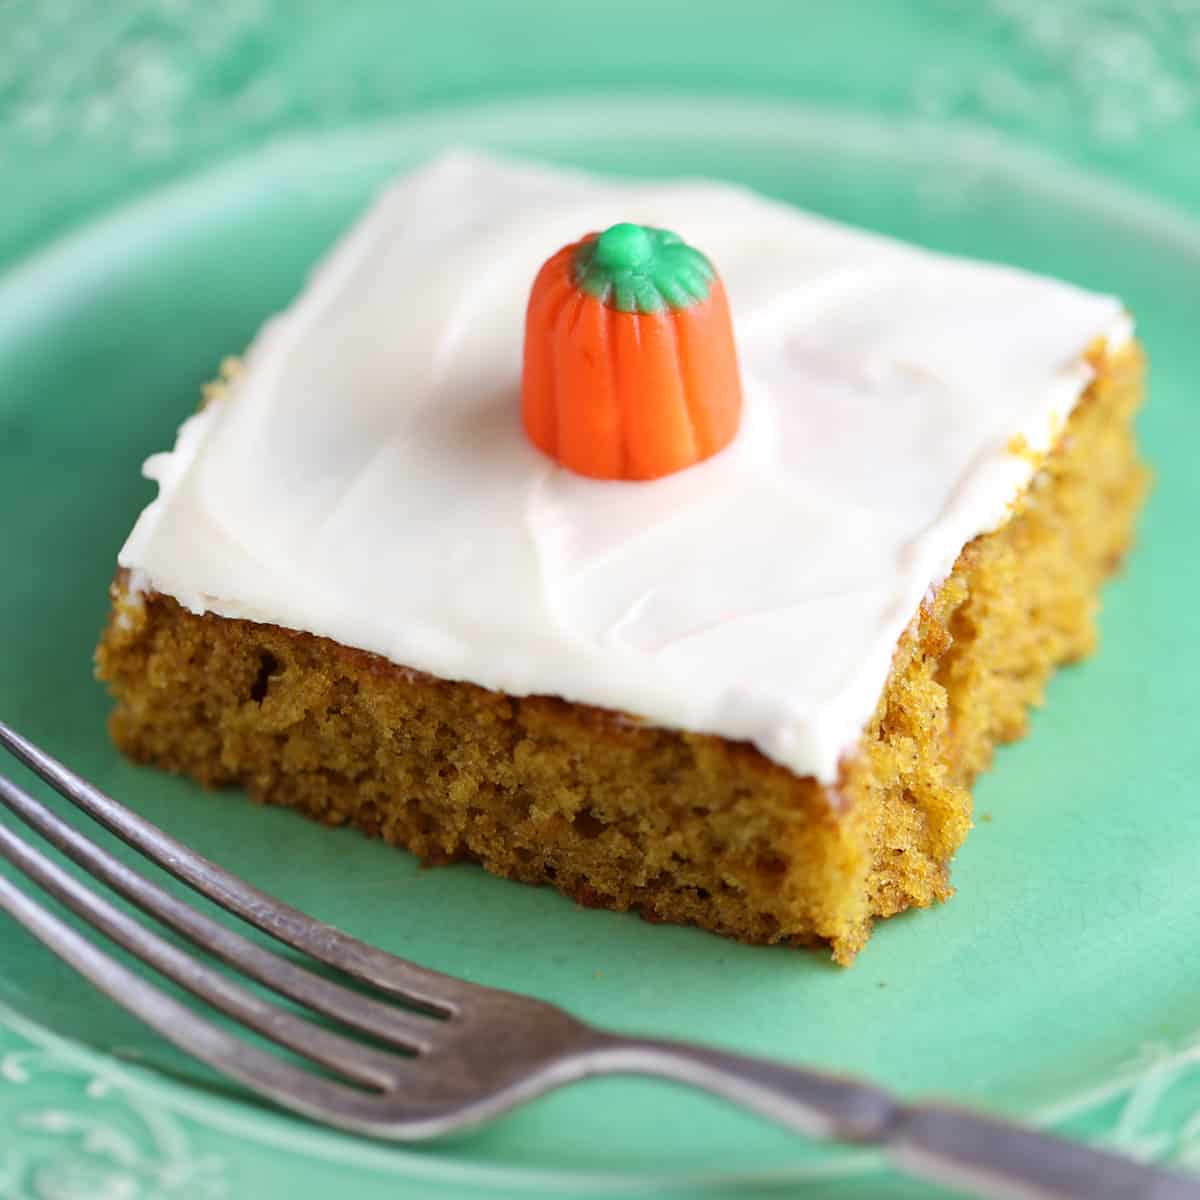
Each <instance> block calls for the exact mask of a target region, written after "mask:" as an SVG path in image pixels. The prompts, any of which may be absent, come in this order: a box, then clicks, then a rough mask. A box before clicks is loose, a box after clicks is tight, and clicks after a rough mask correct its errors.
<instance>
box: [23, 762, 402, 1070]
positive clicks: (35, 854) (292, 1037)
mask: <svg viewBox="0 0 1200 1200" xmlns="http://www.w3.org/2000/svg"><path fill="white" fill-rule="evenodd" d="M14 786H15V785H13V784H12V783H10V782H9V781H8V780H7V779H5V778H4V777H3V776H0V793H3V792H7V791H8V790H9V789H11V788H13V787H14ZM0 856H3V857H4V858H6V859H8V861H9V862H10V863H12V865H13V866H15V867H16V868H17V869H18V870H19V871H21V872H22V873H23V874H25V875H26V876H28V877H29V878H30V879H31V880H33V882H34V883H36V884H38V885H39V886H40V887H42V888H43V889H44V890H45V891H47V892H49V894H50V895H52V896H54V897H55V898H56V899H58V900H60V901H62V902H63V903H64V904H65V905H66V906H67V907H68V908H70V909H71V910H72V911H73V912H75V913H76V914H78V915H79V916H80V917H82V918H83V919H84V920H85V921H87V922H88V923H89V924H90V925H92V926H94V927H95V928H96V929H98V930H99V931H100V932H101V933H103V934H104V935H105V936H106V937H107V938H109V939H110V940H111V941H113V942H116V944H117V945H119V946H122V947H123V948H124V949H126V950H128V951H130V953H132V954H135V955H137V957H138V958H140V959H141V960H142V961H143V962H144V963H147V964H148V965H149V966H151V967H153V968H154V969H155V970H156V971H158V972H159V973H160V974H162V975H165V976H166V977H167V978H168V979H171V980H173V981H174V982H175V983H177V984H179V985H180V986H182V987H184V988H186V989H187V990H188V991H190V992H191V993H192V994H193V995H195V996H198V997H200V999H202V1000H204V1001H206V1002H207V1003H209V1004H211V1005H212V1006H213V1007H214V1008H217V1009H220V1010H221V1011H222V1012H224V1013H227V1014H228V1015H229V1016H231V1017H233V1018H234V1019H235V1020H237V1021H240V1022H241V1023H242V1024H244V1025H246V1026H248V1027H249V1028H251V1029H254V1030H256V1031H257V1032H258V1033H261V1034H262V1035H263V1036H264V1037H268V1038H270V1039H271V1040H272V1041H274V1042H277V1043H278V1044H279V1045H281V1046H286V1047H287V1048H288V1049H290V1050H293V1051H295V1052H296V1053H297V1054H300V1055H302V1056H304V1057H305V1058H308V1059H311V1060H312V1061H313V1062H316V1063H319V1064H320V1065H321V1066H324V1067H327V1068H329V1069H330V1070H332V1071H336V1072H338V1073H339V1074H341V1075H344V1076H345V1077H347V1078H349V1079H353V1080H354V1081H355V1082H357V1083H361V1084H363V1085H365V1086H367V1087H374V1088H378V1089H380V1090H387V1089H389V1087H392V1086H394V1085H395V1083H396V1075H397V1069H398V1068H400V1067H402V1066H403V1064H404V1061H405V1060H404V1059H402V1058H398V1057H394V1056H392V1055H387V1054H383V1053H381V1052H379V1051H375V1050H371V1049H370V1048H368V1047H366V1046H363V1045H360V1044H359V1043H358V1042H354V1041H351V1040H350V1039H349V1038H346V1037H343V1036H341V1035H340V1034H337V1033H333V1032H331V1031H329V1030H326V1029H321V1028H320V1027H318V1026H316V1025H314V1024H313V1023H312V1022H311V1021H306V1020H304V1019H302V1018H300V1017H297V1016H295V1015H294V1014H292V1013H290V1012H287V1011H286V1010H284V1009H282V1008H280V1007H278V1006H277V1005H274V1004H271V1003H269V1002H268V1001H266V1000H263V999H261V998H260V997H258V996H256V995H254V993H252V992H249V991H247V990H246V989H245V988H243V987H241V986H239V985H238V984H236V983H234V982H233V981H232V980H230V979H227V978H226V977H225V976H224V975H222V974H221V973H220V972H218V971H214V970H213V969H212V968H210V967H207V966H205V965H204V964H203V963H201V962H198V961H197V960H196V959H194V958H192V957H191V956H190V955H188V954H186V953H184V952H183V951H182V950H180V949H179V948H178V947H176V946H173V945H171V943H170V942H167V941H164V940H163V939H162V938H160V937H159V936H158V935H157V934H155V933H153V932H151V931H150V930H149V929H147V928H145V926H143V925H141V924H140V923H139V922H137V921H135V920H134V919H133V918H132V917H130V916H128V915H127V914H126V913H123V912H121V911H120V910H119V909H117V908H115V907H114V906H113V905H111V904H110V903H109V902H108V901H107V900H105V899H104V898H103V897H101V896H98V895H96V894H95V893H93V892H91V891H89V889H88V888H86V887H84V885H83V884H81V883H80V882H79V881H78V880H77V879H75V878H74V876H72V875H70V874H69V873H68V872H67V871H65V870H63V868H62V867H60V866H58V865H57V864H56V863H54V862H51V860H50V859H48V858H46V857H45V855H43V854H41V853H40V852H39V851H37V850H35V849H34V848H33V847H32V846H29V845H26V843H25V842H24V841H22V839H21V838H19V837H18V836H17V835H16V834H15V833H14V832H13V831H12V830H11V829H9V828H8V827H7V826H4V825H0ZM14 915H15V914H14ZM89 978H91V976H89Z"/></svg>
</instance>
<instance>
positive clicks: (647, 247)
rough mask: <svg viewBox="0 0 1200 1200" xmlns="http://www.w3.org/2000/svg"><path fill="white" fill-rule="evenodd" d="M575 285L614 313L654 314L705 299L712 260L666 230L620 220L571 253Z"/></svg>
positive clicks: (709, 281) (709, 286)
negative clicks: (573, 255)
mask: <svg viewBox="0 0 1200 1200" xmlns="http://www.w3.org/2000/svg"><path fill="white" fill-rule="evenodd" d="M574 278H575V286H576V287H578V288H579V289H580V290H581V291H584V292H587V294H588V295H589V296H595V297H596V299H597V300H599V301H600V302H601V303H603V304H606V305H608V307H609V308H615V309H616V310H617V311H618V312H637V313H659V312H662V311H663V310H664V309H667V308H674V309H679V308H690V307H691V306H692V305H693V304H699V303H701V302H702V301H704V300H707V299H708V293H709V290H710V288H711V286H712V281H713V279H715V278H716V272H715V271H714V270H713V266H712V263H710V262H709V261H708V259H707V258H705V257H704V255H703V254H701V253H700V251H699V250H696V249H695V248H694V247H692V246H689V245H688V244H687V243H686V242H684V241H681V240H680V238H679V235H678V234H675V233H672V232H671V231H670V230H669V229H655V228H653V227H652V226H649V225H630V224H629V223H628V222H622V223H621V224H620V225H613V226H612V227H611V228H609V229H606V230H605V231H604V232H603V233H602V234H601V235H600V236H599V237H598V238H593V239H592V240H591V241H589V242H583V243H582V244H581V245H580V247H579V249H578V250H577V251H576V253H575V263H574Z"/></svg>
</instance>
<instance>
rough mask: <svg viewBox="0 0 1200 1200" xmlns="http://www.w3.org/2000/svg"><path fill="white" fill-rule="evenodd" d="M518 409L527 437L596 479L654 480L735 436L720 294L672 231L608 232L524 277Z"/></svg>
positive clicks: (738, 402) (737, 411) (629, 228)
mask: <svg viewBox="0 0 1200 1200" xmlns="http://www.w3.org/2000/svg"><path fill="white" fill-rule="evenodd" d="M521 391H522V413H523V417H524V422H525V430H526V433H527V434H528V436H529V439H530V441H532V442H533V444H534V445H535V446H537V447H538V448H539V449H540V450H542V451H544V452H545V453H546V454H548V455H550V456H551V457H552V458H554V459H555V460H557V461H558V462H559V463H561V464H562V466H564V467H567V468H569V469H570V470H572V471H575V472H577V473H578V474H580V475H588V476H591V477H592V478H595V479H626V480H640V479H657V478H659V477H661V476H663V475H669V474H671V473H672V472H675V471H679V470H682V469H683V468H684V467H689V466H691V465H692V464H694V463H698V462H701V461H702V460H703V459H706V458H709V457H711V456H712V455H714V454H716V453H717V451H718V450H721V449H722V448H723V447H725V446H726V445H728V444H729V442H730V441H732V440H733V437H734V435H735V434H736V433H737V427H738V420H739V417H740V415H741V406H742V388H741V376H740V374H739V372H738V365H737V353H736V350H735V347H734V340H733V323H732V321H731V320H730V316H729V303H728V301H727V300H726V297H725V289H724V288H723V287H722V285H721V281H720V279H719V278H718V277H717V275H716V272H715V271H714V270H713V268H712V265H711V264H710V263H709V261H708V259H707V258H705V257H704V255H702V254H701V253H700V252H699V251H697V250H694V249H693V248H692V247H691V246H688V245H686V244H685V243H684V242H682V241H680V239H679V238H678V237H677V236H676V235H675V234H673V233H670V232H669V231H667V230H662V229H652V228H646V227H643V226H639V225H628V224H621V225H614V226H613V227H612V228H611V229H609V230H607V231H606V232H604V233H603V234H599V235H597V234H594V233H593V234H588V236H587V237H584V238H582V239H581V240H580V241H578V242H574V243H572V244H571V245H569V246H564V247H563V249H561V250H559V251H558V253H557V254H555V255H553V256H552V257H551V258H550V259H548V260H547V261H546V263H545V264H544V265H543V266H542V269H541V270H540V271H539V272H538V275H537V278H536V279H535V280H534V283H533V289H532V291H531V293H530V296H529V306H528V309H527V310H526V316H525V362H524V375H523V380H522V389H521Z"/></svg>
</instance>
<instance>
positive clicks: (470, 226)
mask: <svg viewBox="0 0 1200 1200" xmlns="http://www.w3.org/2000/svg"><path fill="white" fill-rule="evenodd" d="M619 221H636V222H639V223H643V224H646V225H650V226H660V227H667V228H670V229H673V230H677V231H678V232H679V233H680V235H681V236H683V237H685V238H686V239H687V240H688V241H690V242H692V243H693V244H694V245H697V246H702V247H703V248H704V250H705V252H706V253H707V254H708V255H709V257H710V258H711V259H712V261H713V263H714V264H715V266H716V268H717V270H718V271H719V272H720V273H721V276H722V278H723V279H724V281H725V287H726V291H727V293H728V296H729V302H730V306H731V310H732V314H733V320H734V326H735V330H736V334H737V341H738V355H739V360H740V363H741V368H742V376H743V389H744V408H743V414H742V422H741V427H740V429H739V432H738V434H737V436H736V438H735V440H734V441H733V443H732V444H731V445H730V446H728V447H727V448H726V449H725V450H723V451H721V452H720V453H719V454H717V455H716V456H715V457H713V458H711V459H709V460H707V461H705V462H703V463H700V464H698V465H696V466H693V467H690V468H688V469H686V470H684V471H681V472H679V473H677V474H674V475H670V476H667V477H664V478H662V479H658V480H655V481H653V482H648V483H647V482H625V481H621V480H593V479H588V478H584V477H581V476H578V475H575V474H573V473H571V472H569V471H566V470H564V469H562V468H560V467H558V466H557V465H556V464H555V463H554V462H552V461H551V460H550V459H548V458H546V457H545V456H543V455H542V454H541V453H540V452H539V451H538V450H536V449H535V448H534V447H533V446H532V445H531V444H530V443H529V442H528V440H527V439H526V437H525V435H524V431H523V428H522V423H521V414H520V375H521V347H522V334H523V319H524V305H525V301H526V298H527V296H528V293H529V287H530V283H531V282H532V279H533V276H534V273H535V272H536V271H537V268H538V266H539V264H540V263H541V262H542V261H543V259H544V258H545V257H546V256H547V254H549V253H551V252H552V251H553V250H555V249H556V248H557V247H559V246H561V245H564V244H566V243H568V242H570V241H572V240H574V239H575V238H576V237H578V235H579V232H580V231H581V230H587V229H603V228H606V227H608V226H610V225H612V224H613V223H615V222H619ZM1129 333H1130V329H1129V321H1128V318H1127V317H1125V316H1124V314H1123V312H1122V308H1121V305H1120V303H1119V302H1118V301H1117V300H1115V299H1113V298H1112V297H1108V296H1100V295H1095V294H1091V293H1088V292H1084V291H1080V290H1079V289H1077V288H1074V287H1071V286H1068V285H1066V284H1062V283H1057V282H1054V281H1052V280H1048V279H1044V278H1040V277H1037V276H1033V275H1029V274H1026V273H1023V272H1020V271H1016V270H1013V269H1010V268H1005V267H999V266H993V265H987V264H981V263H976V262H970V261H966V260H959V259H951V258H946V257H942V256H937V255H933V254H931V253H928V252H925V251H921V250H917V249H915V248H912V247H908V246H904V245H901V244H899V243H896V242H892V241H889V240H887V239H884V238H881V237H877V236H875V235H872V234H867V233H863V232H859V231H856V230H850V229H847V228H845V227H842V226H839V225H835V224H832V223H830V222H827V221H825V220H822V219H820V218H817V217H814V216H810V215H807V214H804V213H801V212H798V211H796V210H795V209H792V208H789V207H787V206H784V205H781V204H777V203H774V202H770V201H767V200H765V199H763V198H761V197H759V196H756V195H754V194H753V193H751V192H748V191H745V190H743V189H740V188H737V187H733V186H730V185H725V184H716V183H707V182H682V183H670V184H644V183H631V182H627V181H622V182H618V181H614V180H609V179H602V178H599V177H595V176H590V175H585V174H582V173H576V172H568V171H562V170H558V169H551V168H546V167H539V166H532V165H527V164H517V163H511V162H505V161H499V160H496V159H492V158H489V157H484V156H481V155H476V154H471V153H463V152H455V153H450V154H447V155H443V156H442V157H440V158H438V159H436V160H435V161H433V162H432V163H431V164H429V165H428V166H426V167H424V168H421V169H420V170H418V171H416V172H414V173H412V174H411V175H408V176H406V177H404V178H402V179H401V180H400V181H399V182H398V183H396V184H394V185H393V186H392V187H391V188H390V189H389V190H388V191H386V192H385V193H384V194H383V195H382V196H381V198H380V199H379V200H378V201H377V202H376V203H375V205H374V206H373V207H372V208H371V209H370V211H369V212H368V213H367V214H366V216H365V217H364V218H363V219H362V220H361V221H360V223H359V224H358V225H357V226H356V227H355V228H353V229H352V230H351V231H350V232H349V233H348V234H347V235H346V236H345V237H344V238H343V239H342V241H341V242H340V243H339V244H338V245H337V246H336V247H335V248H334V250H333V251H332V252H331V253H330V254H329V256H328V257H327V258H326V260H325V261H324V262H323V263H322V264H321V266H320V267H319V268H318V269H317V270H316V271H315V273H314V275H313V277H312V279H311V281H310V283H309V286H308V287H307V288H306V289H305V291H304V292H303V294H302V295H301V296H300V297H299V298H298V299H297V300H296V301H295V303H294V304H293V305H292V306H291V307H290V308H289V309H288V310H287V311H286V312H284V313H283V314H282V315H280V316H277V317H275V318H274V319H272V320H271V321H269V322H268V323H267V325H266V326H265V327H264V328H263V330H262V332H261V333H260V335H259V336H258V338H257V339H256V340H255V342H254V344H253V345H252V347H251V348H250V350H249V352H248V353H247V355H246V357H245V360H244V369H243V371H242V372H241V374H240V375H239V376H238V377H237V379H236V380H234V381H233V382H232V383H231V384H230V386H229V388H228V389H227V392H226V394H225V395H224V396H223V397H222V398H219V399H217V400H215V401H214V402H212V403H211V404H210V405H209V406H208V407H207V408H205V409H204V410H203V411H202V412H201V413H200V414H198V415H196V416H194V417H192V418H190V419H189V420H188V421H187V422H186V423H185V425H184V426H183V428H182V429H181V432H180V437H179V440H178V442H177V444H176V447H175V449H174V451H173V452H171V453H169V454H160V455H155V456H154V457H153V458H151V459H150V460H149V462H148V463H147V468H146V471H147V474H148V475H149V476H150V477H151V478H153V479H156V480H158V482H159V495H158V498H157V499H156V500H155V501H153V502H152V503H151V504H150V505H149V506H148V507H147V508H146V510H145V511H144V512H143V513H142V515H141V517H140V518H139V519H138V522H137V525H136V526H135V528H134V530H133V532H132V533H131V535H130V537H129V539H128V541H127V542H126V544H125V546H124V548H123V549H122V551H121V554H120V559H119V561H120V564H121V565H122V566H124V567H127V568H130V569H131V570H132V571H133V572H134V578H135V579H137V580H138V581H139V585H140V586H143V587H146V588H152V589H154V590H156V591H160V592H163V593H165V594H167V595H170V596H173V597H174V598H175V599H177V600H178V601H179V602H180V603H182V604H183V605H185V606H186V607H188V608H189V609H191V610H193V611H196V612H202V611H211V612H215V613H218V614H221V615H224V616H230V617H243V618H247V619H249V620H253V621H260V622H270V623H275V624H279V625H284V626H288V627H290V628H295V629H303V630H307V631H309V632H312V633H316V634H320V635H323V636H326V637H330V638H333V639H335V640H337V641H339V642H342V643H344V644H346V645H349V646H355V647H359V648H362V649H365V650H370V651H373V652H375V653H377V654H381V655H384V656H386V657H387V658H389V659H391V660H392V661H394V662H398V663H402V664H404V665H406V666H410V667H413V668H415V669H418V670H422V671H426V672H429V673H431V674H434V675H439V676H442V677H444V678H448V679H455V680H467V681H470V682H473V683H477V684H480V685H482V686H484V687H488V688H493V689H498V690H502V691H506V692H509V693H512V694H515V695H530V694H548V695H558V696H562V697H564V698H566V699H567V700H571V701H576V702H580V703H587V704H593V705H599V706H602V707H607V708H612V709H617V710H620V711H623V712H627V713H632V714H636V715H637V716H639V717H641V718H643V719H645V720H647V721H650V722H652V723H655V724H660V725H663V726H667V727H672V728H680V729H688V730H693V731H696V732H702V733H712V734H718V735H721V736H724V737H727V738H733V739H745V740H748V741H751V742H753V743H754V744H755V745H756V746H758V747H759V749H761V750H762V751H763V753H764V754H766V755H767V756H769V757H770V758H772V759H774V760H775V761H777V762H780V763H782V764H783V765H785V766H787V767H789V768H790V769H792V770H793V771H795V772H797V773H798V774H801V775H815V776H816V777H817V778H818V779H820V780H821V781H823V782H831V781H833V780H834V779H835V778H836V775H837V769H838V763H839V759H840V758H841V757H842V756H843V755H844V754H846V753H847V752H849V751H851V750H852V749H853V747H854V746H855V744H856V742H857V740H858V737H859V735H860V733H861V731H862V728H863V726H864V724H865V723H866V721H867V720H868V719H869V717H870V715H871V713H872V711H873V710H874V707H875V704H876V702H877V700H878V698H879V695H880V692H881V690H882V687H883V685H884V682H885V680H886V678H887V674H888V671H889V669H890V665H891V658H892V653H893V651H894V649H895V645H896V641H897V639H898V638H899V636H900V634H901V633H902V632H903V630H904V628H905V627H906V625H907V624H908V622H909V621H910V620H911V618H912V616H913V614H914V613H915V611H916V609H917V606H918V605H919V603H920V602H921V599H922V597H923V596H924V595H925V593H926V592H927V590H928V589H929V587H930V586H931V584H933V583H937V582H939V581H940V580H941V579H942V578H944V577H945V575H946V574H947V573H948V572H949V571H950V569H951V567H952V565H953V563H954V561H955V559H956V558H957V557H958V554H959V553H960V551H961V550H962V548H963V546H964V545H965V544H966V543H967V542H968V541H969V540H970V539H971V538H972V537H974V536H976V535H977V534H979V533H983V532H986V531H988V530H991V529H993V528H995V527H996V526H998V525H999V524H1001V523H1002V522H1003V521H1004V519H1005V517H1006V514H1007V512H1008V510H1009V505H1010V503H1011V501H1012V500H1013V499H1014V498H1015V497H1016V496H1017V495H1018V494H1019V493H1020V491H1021V489H1022V488H1023V487H1024V486H1025V484H1026V483H1027V482H1028V480H1029V478H1030V474H1031V471H1032V466H1031V464H1030V461H1029V456H1028V455H1018V454H1014V453H1012V452H1011V451H1010V449H1009V447H1010V445H1011V443H1012V441H1013V439H1014V438H1015V437H1017V436H1018V435H1019V436H1020V437H1022V438H1023V439H1024V440H1025V443H1026V444H1027V445H1028V446H1029V447H1030V448H1031V449H1033V450H1035V451H1039V450H1044V449H1047V448H1048V447H1049V445H1050V444H1051V442H1052V439H1053V434H1054V431H1055V430H1056V429H1057V428H1059V427H1060V426H1061V423H1062V422H1063V421H1064V420H1065V418H1066V417H1067V415H1068V414H1069V413H1070V411H1071V409H1072V407H1073V406H1074V404H1075V402H1076V400H1077V399H1078V397H1079V396H1080V394H1081V393H1082V391H1083V390H1084V388H1085V387H1086V385H1087V383H1088V380H1089V378H1090V371H1089V368H1088V367H1087V365H1086V363H1085V362H1084V361H1083V357H1082V356H1083V353H1084V351H1085V349H1086V348H1087V347H1088V345H1089V344H1090V343H1091V342H1092V341H1093V340H1094V339H1095V338H1097V337H1104V336H1107V337H1108V338H1109V340H1110V343H1115V342H1118V341H1121V340H1124V339H1125V338H1127V337H1128V336H1129Z"/></svg>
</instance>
